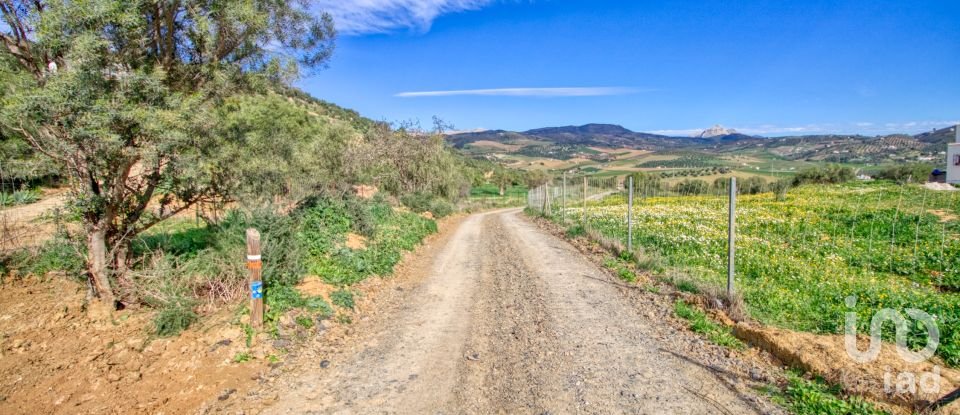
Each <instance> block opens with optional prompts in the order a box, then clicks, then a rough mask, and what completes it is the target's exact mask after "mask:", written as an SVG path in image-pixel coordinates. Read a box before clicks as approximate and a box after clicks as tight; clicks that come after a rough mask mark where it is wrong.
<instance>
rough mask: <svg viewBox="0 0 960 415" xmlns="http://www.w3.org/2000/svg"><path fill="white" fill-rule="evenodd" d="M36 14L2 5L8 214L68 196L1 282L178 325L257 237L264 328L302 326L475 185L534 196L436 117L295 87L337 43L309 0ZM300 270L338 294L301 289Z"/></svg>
mask: <svg viewBox="0 0 960 415" xmlns="http://www.w3.org/2000/svg"><path fill="white" fill-rule="evenodd" d="M40 5H41V3H37V5H36V7H35V6H34V5H25V6H24V7H22V8H19V7H18V8H16V9H15V10H11V9H8V8H5V9H4V10H3V12H2V13H3V17H4V18H5V22H6V23H7V25H6V26H5V27H4V32H5V33H4V35H5V36H7V35H9V39H8V38H6V37H5V38H4V39H5V42H4V45H3V47H0V163H2V167H3V169H2V171H0V174H2V176H3V177H0V180H2V181H3V182H4V183H8V184H10V186H8V187H9V189H10V190H11V191H10V192H7V191H6V189H7V188H4V192H3V193H0V206H10V205H15V204H25V203H32V202H34V201H36V200H38V198H39V196H40V193H39V192H37V191H36V190H32V189H36V188H37V187H38V186H41V185H61V186H66V187H69V190H70V192H68V193H67V194H68V201H67V204H66V205H65V206H63V207H62V209H63V214H62V217H60V216H58V218H57V222H58V223H57V228H58V231H57V233H56V236H55V237H54V238H52V239H50V240H49V241H46V242H45V243H43V245H42V246H40V247H30V248H23V249H19V250H14V251H8V252H2V253H0V272H2V275H3V276H9V275H18V276H23V275H30V274H33V275H38V276H45V275H47V274H50V273H53V274H52V275H62V276H65V277H68V278H75V279H77V280H78V281H82V282H84V283H86V285H87V287H88V292H89V296H88V299H89V300H99V301H101V302H102V303H104V304H106V305H107V306H109V307H116V308H139V307H146V308H148V309H154V310H157V313H156V319H155V325H154V332H155V334H158V335H173V334H176V333H178V332H180V331H181V330H183V329H184V328H186V327H188V326H189V325H190V324H192V323H193V322H195V321H197V320H198V319H199V318H202V317H203V314H204V313H206V312H208V311H210V310H214V309H216V308H218V307H221V306H224V305H227V304H233V303H236V302H238V301H239V300H240V299H242V298H244V297H245V295H246V290H247V287H246V278H247V270H246V269H245V268H244V261H243V253H244V231H245V229H247V228H256V229H258V230H259V231H260V233H261V236H262V242H263V254H262V256H263V262H264V269H263V279H264V284H265V294H264V295H265V301H266V303H267V304H268V310H267V312H266V314H265V317H266V319H267V330H268V331H269V330H272V329H275V327H276V322H277V321H278V319H280V318H281V317H282V316H283V315H284V313H285V312H287V311H288V310H291V309H294V308H297V309H301V310H303V312H302V313H299V314H298V316H297V319H298V320H297V321H298V324H300V325H301V326H306V325H309V324H313V323H310V322H313V321H316V319H318V318H319V319H322V318H328V317H331V316H332V315H333V314H334V313H335V311H336V309H346V310H349V309H352V308H353V306H352V304H353V300H352V293H354V291H352V288H351V286H353V285H355V284H356V283H358V282H360V281H363V280H364V279H366V278H368V277H370V276H374V275H387V274H390V273H391V272H392V270H393V267H394V265H395V264H396V263H397V262H398V261H399V260H400V258H401V257H402V254H403V253H404V252H406V251H409V250H411V249H413V248H414V247H415V246H417V245H418V244H419V243H420V242H421V241H422V240H423V238H424V237H426V236H427V235H429V234H431V233H434V232H436V231H437V225H436V222H435V221H434V219H435V218H441V217H444V216H447V215H450V214H452V213H454V212H456V211H457V210H459V209H460V208H461V206H460V205H461V204H462V203H463V202H465V201H469V200H470V198H471V192H472V191H471V189H472V188H473V187H475V186H481V189H482V190H480V191H481V192H487V191H489V186H495V187H497V188H499V189H504V190H506V191H508V192H509V193H508V194H505V195H504V196H505V197H504V199H505V200H509V199H508V197H516V198H519V197H520V196H521V195H523V194H525V187H524V186H522V184H523V183H524V180H525V176H524V175H523V174H521V173H518V172H515V171H512V170H509V169H504V168H502V167H500V166H498V165H497V164H495V163H493V162H490V161H486V160H474V159H469V158H466V157H464V156H462V155H460V154H459V153H457V152H456V151H455V150H454V149H452V148H451V147H450V146H449V145H448V144H447V143H446V141H445V139H444V135H443V132H444V131H445V130H446V129H447V128H449V126H447V125H445V124H444V123H443V122H442V121H440V120H436V119H435V120H433V125H432V126H430V127H426V128H425V127H422V126H420V125H419V124H418V123H402V124H387V123H384V122H376V121H373V120H370V119H367V118H365V117H363V116H361V115H360V114H358V113H357V112H355V111H352V110H348V109H344V108H341V107H339V106H337V105H334V104H331V103H328V102H325V101H322V100H320V99H317V98H314V97H312V96H310V95H309V94H306V93H304V92H302V91H299V90H297V89H296V88H294V87H292V86H291V84H292V82H293V81H294V80H296V79H297V77H298V76H299V74H301V73H302V72H304V71H311V70H318V69H322V68H323V67H324V66H325V64H326V63H327V62H328V61H329V59H330V57H331V54H332V52H333V49H334V42H335V31H334V29H333V26H332V22H331V20H330V16H329V15H327V14H322V13H320V14H317V13H315V11H313V10H307V9H306V8H304V7H303V5H302V4H301V3H299V2H287V1H279V2H226V3H223V4H220V3H216V4H214V3H208V2H196V1H185V2H175V3H170V4H164V5H162V6H158V7H142V6H143V5H142V4H140V3H136V2H114V1H94V2H79V3H74V2H54V3H51V4H50V5H45V4H44V5H43V6H40ZM77 16H95V17H96V18H92V19H81V18H78V17H77ZM160 21H163V22H165V23H164V24H166V25H167V27H165V28H164V30H159V29H158V30H154V24H155V23H157V22H160ZM8 29H18V30H16V31H13V32H11V33H9V34H7V33H6V31H7V30H8ZM20 29H22V31H21V30H20ZM23 33H31V35H30V36H28V37H24V36H22V34H23ZM7 40H9V42H7ZM144 45H148V46H149V47H144ZM277 52H282V53H277ZM21 189H22V190H21ZM12 190H16V191H12ZM305 276H317V277H319V278H321V279H322V281H323V282H325V283H327V284H329V285H332V286H334V287H336V288H337V291H335V293H336V297H335V298H336V300H335V301H334V304H332V305H331V304H329V303H328V301H327V300H325V299H323V298H320V297H313V298H308V297H304V296H302V295H301V294H300V293H299V292H298V291H297V290H296V289H295V288H294V287H295V286H296V285H297V284H298V283H299V282H300V281H301V280H302V279H303V278H304V277H305ZM347 294H350V295H351V296H348V295H347ZM344 318H345V319H349V317H348V316H347V317H344Z"/></svg>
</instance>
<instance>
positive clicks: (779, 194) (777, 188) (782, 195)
mask: <svg viewBox="0 0 960 415" xmlns="http://www.w3.org/2000/svg"><path fill="white" fill-rule="evenodd" d="M792 183H793V180H790V179H780V180H777V181H775V182H771V183H770V184H768V185H767V190H768V191H770V192H773V194H774V196H775V197H776V198H777V201H778V202H782V201H784V200H787V191H788V190H789V189H790V185H791V184H792Z"/></svg>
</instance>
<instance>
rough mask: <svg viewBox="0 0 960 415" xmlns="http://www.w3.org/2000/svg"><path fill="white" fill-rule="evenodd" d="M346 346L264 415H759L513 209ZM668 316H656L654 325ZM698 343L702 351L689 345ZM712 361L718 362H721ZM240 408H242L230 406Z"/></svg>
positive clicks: (759, 407) (302, 367)
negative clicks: (717, 414) (616, 414)
mask: <svg viewBox="0 0 960 415" xmlns="http://www.w3.org/2000/svg"><path fill="white" fill-rule="evenodd" d="M420 272H423V273H424V274H425V278H423V279H422V280H421V281H420V282H419V283H418V284H417V285H416V286H415V287H411V289H409V290H406V291H405V292H403V293H402V301H399V302H397V304H396V305H395V306H396V309H395V310H392V311H388V312H385V313H381V314H379V317H377V318H374V319H371V320H370V321H364V322H359V323H357V325H356V330H357V331H358V332H359V333H361V334H358V338H357V339H356V342H355V344H354V345H353V347H348V348H345V349H344V350H343V351H342V352H340V353H339V354H337V355H335V356H331V357H330V358H329V359H328V360H327V359H324V360H322V361H319V360H318V361H315V362H306V363H304V362H300V363H299V367H298V368H297V370H295V371H292V372H288V373H286V374H285V375H283V377H282V378H281V379H278V381H276V382H271V383H270V384H269V385H267V386H265V387H264V390H262V391H259V392H256V393H253V394H251V396H266V395H271V394H272V396H273V398H271V399H269V400H268V402H269V404H266V406H264V407H262V408H259V409H262V411H263V412H264V413H271V414H273V413H276V414H284V413H360V414H364V413H410V414H421V413H484V414H487V413H510V414H515V413H521V414H524V413H529V414H547V413H550V414H567V413H696V414H702V413H737V414H742V413H761V412H768V411H776V410H775V409H773V408H772V407H771V406H770V405H769V403H767V402H766V400H765V399H762V398H758V397H756V396H753V395H752V394H751V393H749V392H744V390H748V389H747V388H743V387H742V385H740V386H741V387H736V385H733V384H734V383H736V382H730V381H729V379H726V378H724V377H723V376H720V375H717V374H716V370H710V369H708V368H706V366H705V365H704V364H702V363H701V364H698V363H697V359H695V358H690V357H689V356H684V354H683V353H684V352H683V350H681V349H678V348H677V347H676V345H675V343H676V341H678V339H680V338H683V337H684V336H686V337H685V338H687V339H690V338H695V336H693V335H691V334H689V333H686V332H682V331H670V332H669V333H672V334H668V335H666V336H665V335H664V329H663V328H662V327H658V326H661V325H663V324H662V322H661V321H658V319H659V318H658V317H655V318H651V317H650V316H653V315H654V314H650V313H649V312H648V313H647V314H646V315H644V314H642V313H641V312H640V311H639V310H638V308H637V304H636V301H634V300H631V299H630V298H628V296H625V295H624V294H623V292H622V290H623V288H620V284H619V283H617V282H616V281H615V280H614V279H613V278H612V277H610V276H609V275H608V274H607V273H606V272H605V271H603V270H601V269H599V268H598V267H597V266H596V265H594V264H593V263H592V262H590V261H589V260H587V259H586V258H584V257H583V256H582V255H581V254H580V253H579V252H578V251H577V250H576V249H575V248H574V247H573V246H571V245H570V244H568V243H567V242H565V241H563V240H561V239H559V238H557V237H554V236H552V235H550V234H548V233H546V232H544V231H542V230H540V229H539V228H538V227H537V226H536V225H534V224H532V223H530V222H529V221H528V220H527V219H525V218H523V217H522V214H521V213H520V212H519V211H518V210H503V211H497V212H492V213H485V214H477V215H474V216H471V217H469V218H467V219H466V220H464V221H463V222H462V224H461V225H460V226H459V228H458V229H456V231H455V232H454V233H453V234H452V236H450V237H449V238H447V241H446V243H444V244H443V245H442V247H441V248H438V249H436V252H435V253H433V255H432V257H431V258H429V260H427V261H425V262H424V264H423V266H422V269H421V270H420ZM658 315H665V314H662V313H661V314H658ZM690 341H695V342H696V341H699V340H696V339H694V340H690ZM719 353H722V352H719ZM238 404H239V405H241V406H243V402H242V401H241V402H238Z"/></svg>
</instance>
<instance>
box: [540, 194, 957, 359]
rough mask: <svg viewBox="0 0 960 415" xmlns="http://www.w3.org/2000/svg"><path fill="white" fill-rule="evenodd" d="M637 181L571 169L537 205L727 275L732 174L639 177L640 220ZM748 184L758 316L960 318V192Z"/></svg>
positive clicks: (836, 327)
mask: <svg viewBox="0 0 960 415" xmlns="http://www.w3.org/2000/svg"><path fill="white" fill-rule="evenodd" d="M628 183H629V182H628V181H627V182H625V181H624V179H622V178H614V177H586V178H584V177H576V178H566V179H564V178H563V177H561V178H558V179H556V180H554V181H552V182H550V183H547V184H545V185H544V186H541V187H538V188H535V189H532V190H531V192H530V197H529V198H528V206H527V207H528V208H529V209H532V210H534V211H536V212H538V213H541V214H543V215H545V216H549V217H550V218H552V219H553V220H555V221H557V222H560V223H563V224H564V225H565V226H577V225H579V226H582V227H583V228H584V229H585V230H586V231H588V232H591V233H593V234H594V235H597V236H601V237H604V238H610V239H614V240H617V241H620V242H621V243H622V245H623V246H628V245H633V246H634V247H636V249H637V250H638V251H642V252H641V255H643V256H645V257H648V258H651V257H652V258H655V259H656V261H654V262H658V263H659V264H662V267H663V269H664V270H665V271H667V273H680V274H684V275H686V276H689V277H690V278H693V279H695V280H697V281H700V282H702V283H705V284H708V285H714V286H717V287H722V286H723V285H725V283H726V279H727V273H728V269H727V267H728V260H729V258H728V257H727V255H728V248H729V244H728V231H729V227H728V219H729V218H728V213H729V206H730V196H729V182H727V181H726V180H717V181H715V182H714V183H708V182H705V181H700V180H683V181H674V182H659V181H650V180H638V181H637V182H635V183H634V198H633V209H632V210H631V211H630V212H631V213H632V215H631V216H632V219H633V221H632V229H631V223H628V204H629V200H628V199H629V189H628V187H629V186H628ZM736 189H737V192H736V193H737V205H736V232H735V235H736V236H735V240H734V246H735V247H736V254H735V263H736V272H735V284H736V286H737V291H738V292H740V293H741V294H742V296H743V298H744V300H745V302H746V304H747V306H748V308H749V309H750V311H751V314H753V315H754V316H757V317H758V318H760V319H761V320H763V321H765V322H768V323H775V324H777V325H781V326H786V327H788V328H792V329H799V330H804V331H814V332H834V333H836V332H840V331H842V328H843V318H844V313H845V312H848V311H856V312H858V313H868V312H871V311H873V310H877V309H880V308H884V307H892V308H897V309H905V308H919V309H923V310H925V311H927V312H929V313H931V314H934V315H937V316H938V317H939V318H940V319H942V323H943V324H942V325H941V328H943V327H950V328H948V329H947V331H951V332H952V331H953V328H952V327H960V294H958V292H960V218H958V212H960V195H958V192H956V191H937V190H931V189H929V188H926V187H924V186H920V185H898V184H894V183H889V182H879V181H878V182H867V181H861V182H853V183H846V184H832V185H805V186H799V187H796V188H783V189H779V188H774V187H773V186H756V181H753V180H742V181H741V183H740V184H739V185H738V186H737V188H736ZM630 236H632V238H630V240H629V241H628V237H630ZM848 296H854V297H856V298H857V303H856V306H855V307H849V306H848V304H847V303H845V299H846V298H847V297H848ZM862 315H868V314H862ZM942 336H944V334H942ZM951 341H952V342H954V343H958V344H960V333H957V338H956V339H955V340H951ZM956 346H957V345H956V344H955V345H953V346H952V347H956ZM956 350H960V349H956ZM949 353H955V354H956V355H957V356H960V352H949Z"/></svg>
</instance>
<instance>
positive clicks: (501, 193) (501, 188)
mask: <svg viewBox="0 0 960 415" xmlns="http://www.w3.org/2000/svg"><path fill="white" fill-rule="evenodd" d="M504 190H505V189H504V186H503V185H502V184H501V185H500V196H503V193H504Z"/></svg>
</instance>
